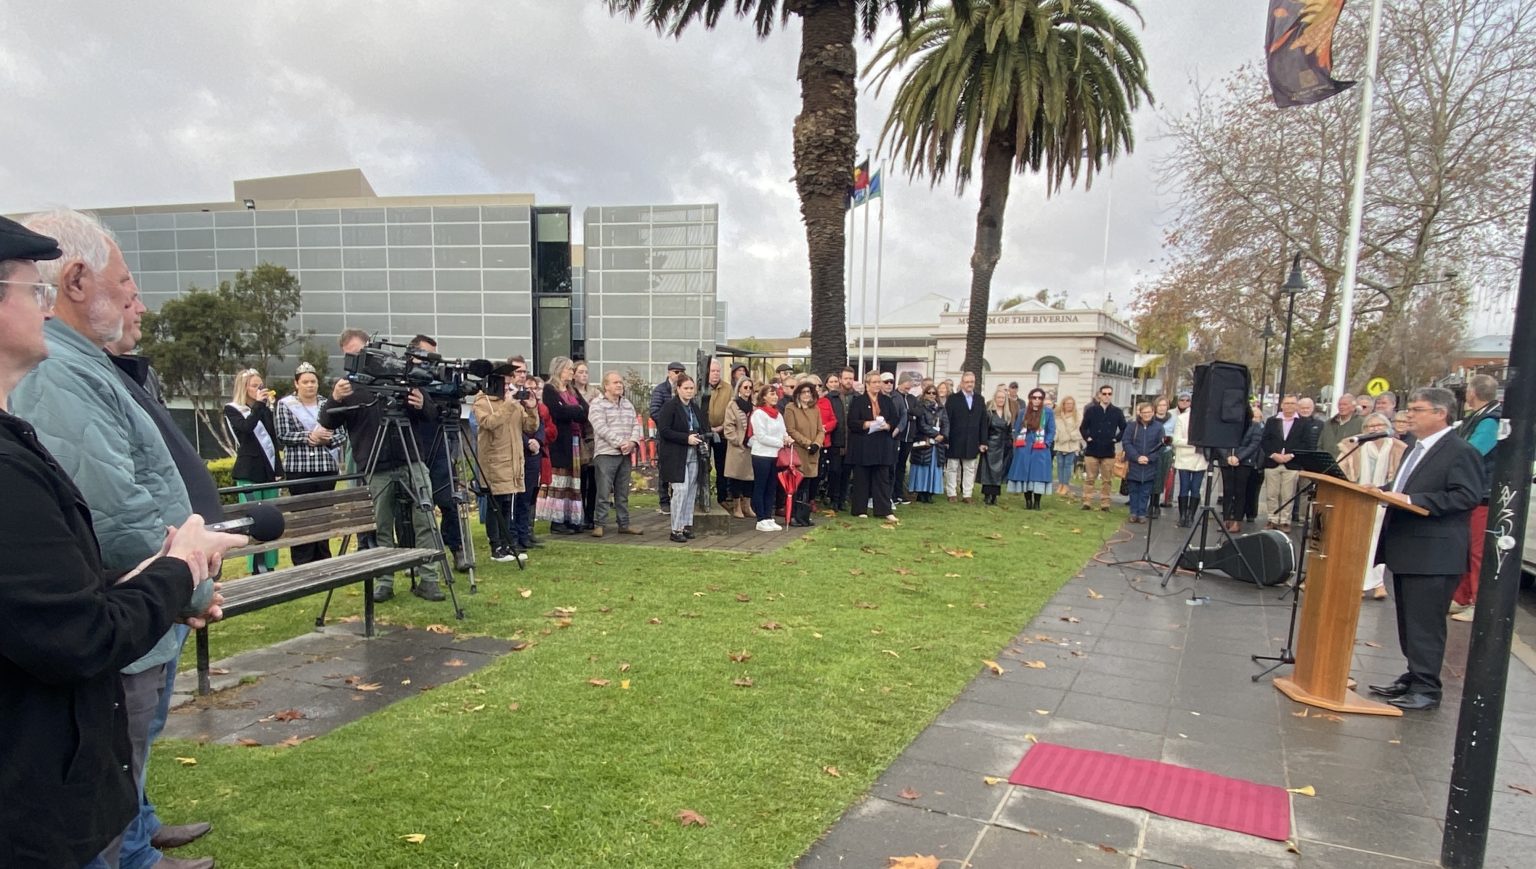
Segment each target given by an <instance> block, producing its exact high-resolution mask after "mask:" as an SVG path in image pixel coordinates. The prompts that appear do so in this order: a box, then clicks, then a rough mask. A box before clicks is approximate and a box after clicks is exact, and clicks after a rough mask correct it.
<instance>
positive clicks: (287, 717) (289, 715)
mask: <svg viewBox="0 0 1536 869" xmlns="http://www.w3.org/2000/svg"><path fill="white" fill-rule="evenodd" d="M305 717H308V716H306V715H305V714H304V713H303V712H302V711H300V710H298V709H284V710H282V711H281V712H276V713H273V715H272V718H273V719H275V720H277V721H284V722H287V721H298V720H299V719H300V718H305Z"/></svg>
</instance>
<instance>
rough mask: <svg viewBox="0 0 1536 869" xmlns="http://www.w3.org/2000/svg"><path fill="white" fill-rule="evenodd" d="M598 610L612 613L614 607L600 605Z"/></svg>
mask: <svg viewBox="0 0 1536 869" xmlns="http://www.w3.org/2000/svg"><path fill="white" fill-rule="evenodd" d="M597 611H598V612H600V613H611V612H613V607H611V606H600V607H598V608H597Z"/></svg>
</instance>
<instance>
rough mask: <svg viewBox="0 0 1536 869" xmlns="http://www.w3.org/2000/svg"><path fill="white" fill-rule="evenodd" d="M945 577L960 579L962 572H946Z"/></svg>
mask: <svg viewBox="0 0 1536 869" xmlns="http://www.w3.org/2000/svg"><path fill="white" fill-rule="evenodd" d="M944 578H945V579H959V578H960V574H958V573H946V574H944Z"/></svg>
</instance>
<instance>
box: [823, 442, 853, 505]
mask: <svg viewBox="0 0 1536 869" xmlns="http://www.w3.org/2000/svg"><path fill="white" fill-rule="evenodd" d="M848 470H849V468H848V465H847V464H846V463H845V462H844V459H843V457H842V456H840V455H837V447H828V448H827V449H825V450H822V459H821V467H820V468H818V471H819V472H820V475H821V480H822V495H821V497H822V500H824V501H826V502H827V507H828V509H832V510H842V509H844V508H845V507H846V506H847V504H848Z"/></svg>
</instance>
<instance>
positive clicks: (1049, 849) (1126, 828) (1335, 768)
mask: <svg viewBox="0 0 1536 869" xmlns="http://www.w3.org/2000/svg"><path fill="white" fill-rule="evenodd" d="M1138 531H1139V529H1138ZM1124 536H1125V535H1123V534H1122V535H1117V539H1120V538H1123V537H1124ZM1167 536H1171V535H1167ZM1172 546H1173V543H1171V542H1169V543H1166V544H1165V545H1163V546H1154V547H1153V550H1152V552H1153V555H1154V557H1157V556H1160V555H1167V554H1169V553H1168V552H1166V551H1165V550H1168V549H1171V548H1172ZM1142 548H1143V542H1142V539H1141V537H1140V536H1139V534H1138V536H1137V537H1136V538H1135V539H1134V540H1127V541H1125V542H1121V543H1118V544H1116V545H1113V546H1111V547H1110V548H1109V549H1107V550H1106V552H1104V553H1102V554H1101V555H1100V557H1099V559H1098V560H1097V561H1095V562H1093V563H1090V565H1089V566H1088V567H1087V568H1086V569H1085V570H1084V571H1083V572H1082V573H1081V574H1080V575H1079V576H1077V577H1075V578H1073V579H1072V580H1071V581H1069V582H1068V583H1067V584H1066V585H1065V586H1063V588H1062V589H1061V591H1060V592H1059V593H1058V594H1056V596H1055V597H1053V598H1052V599H1051V601H1050V602H1049V603H1048V604H1047V605H1046V606H1045V608H1044V609H1043V610H1042V611H1041V613H1040V615H1039V616H1038V617H1037V618H1036V619H1035V620H1034V621H1032V622H1030V623H1029V624H1028V625H1027V626H1026V627H1025V628H1024V630H1023V631H1022V632H1021V633H1020V634H1019V635H1018V637H1016V638H1015V639H1014V641H1013V642H1012V643H1011V644H1010V645H1009V647H1008V648H1007V649H1005V650H1003V651H1002V652H1001V653H1000V654H999V656H998V661H999V663H1001V664H1002V666H1003V667H1004V668H1005V669H1006V671H1007V672H1005V673H1004V674H1003V675H1001V676H994V675H992V674H991V673H989V672H985V671H983V672H982V673H981V674H980V675H978V676H977V677H976V679H975V680H974V681H973V682H972V683H971V684H970V685H969V686H968V687H967V688H966V689H965V691H964V692H963V693H962V694H961V695H960V696H959V697H958V698H957V699H956V700H955V702H954V703H953V704H952V705H951V706H950V707H949V709H947V710H946V711H945V712H944V713H942V714H941V715H940V716H939V717H938V718H937V719H936V720H935V721H934V722H933V724H932V725H931V726H929V727H928V729H926V730H925V731H923V733H922V734H921V735H919V736H918V738H917V739H916V741H914V742H913V743H912V744H911V745H910V746H908V748H907V749H906V751H905V752H903V753H902V754H901V756H900V757H898V758H897V759H896V761H895V763H893V764H892V766H891V767H890V769H889V770H887V771H886V773H885V774H884V775H883V776H881V778H880V779H879V780H878V781H877V782H876V783H875V785H874V787H873V788H872V789H871V792H870V793H869V794H868V795H867V796H866V797H865V799H863V800H862V801H860V802H859V803H857V804H856V805H854V806H853V807H852V808H851V809H849V810H848V812H847V813H846V814H845V815H844V816H843V818H842V819H841V820H839V821H838V822H837V824H835V825H834V826H833V827H832V828H831V830H830V831H828V833H827V834H826V835H825V836H824V837H823V838H822V840H821V841H819V842H817V843H816V844H815V845H814V846H813V847H812V848H811V849H810V850H809V851H808V852H807V853H806V854H805V855H804V856H803V857H802V858H801V859H800V861H799V863H798V864H797V865H798V866H799V867H801V869H819V867H833V866H837V867H860V869H862V867H885V866H887V865H888V862H889V858H890V857H893V856H907V855H914V854H923V855H934V856H937V857H939V858H942V859H943V860H944V861H945V862H943V863H942V864H941V865H942V866H944V867H946V869H949V867H975V869H992V867H1016V866H1030V867H1040V869H1054V867H1162V866H1184V867H1192V869H1221V867H1242V869H1266V867H1307V869H1321V867H1341V869H1342V867H1348V869H1375V867H1382V869H1388V867H1402V869H1407V867H1422V866H1425V865H1436V864H1437V863H1438V859H1439V854H1440V840H1441V834H1442V830H1443V827H1444V821H1443V819H1444V817H1445V804H1446V795H1447V790H1448V787H1449V784H1448V783H1449V781H1450V769H1451V755H1452V745H1453V742H1454V739H1455V732H1456V717H1457V713H1458V706H1459V704H1460V700H1461V690H1462V686H1463V678H1462V676H1463V669H1462V667H1463V663H1464V662H1465V660H1466V650H1467V638H1468V635H1469V631H1470V627H1471V626H1470V625H1469V624H1465V623H1461V622H1454V621H1453V622H1450V637H1451V639H1450V646H1449V649H1448V651H1447V656H1446V660H1447V667H1446V674H1445V683H1446V696H1445V705H1443V706H1442V707H1441V708H1440V709H1438V710H1435V711H1432V712H1427V713H1412V712H1409V713H1405V714H1404V716H1403V717H1401V718H1386V717H1378V716H1333V717H1324V715H1319V714H1317V713H1319V712H1320V711H1321V710H1311V711H1310V712H1309V714H1307V715H1306V716H1305V717H1299V716H1300V713H1301V712H1302V710H1304V709H1306V708H1307V707H1303V706H1302V705H1300V704H1297V703H1294V702H1292V701H1290V700H1289V699H1287V698H1286V697H1284V696H1283V695H1282V694H1280V693H1279V692H1278V691H1276V690H1275V688H1274V687H1273V686H1272V685H1271V684H1270V682H1269V680H1268V679H1265V680H1262V681H1260V682H1257V683H1255V682H1253V681H1251V679H1250V677H1251V676H1252V675H1254V674H1255V673H1257V672H1258V671H1259V668H1258V667H1256V666H1255V665H1254V664H1253V663H1252V662H1251V661H1250V660H1249V657H1248V656H1249V655H1250V654H1256V653H1257V654H1275V653H1277V652H1278V650H1279V649H1280V648H1281V646H1282V645H1283V642H1284V637H1285V634H1286V628H1287V624H1288V622H1289V618H1290V601H1289V599H1288V598H1287V599H1284V600H1282V599H1281V590H1279V589H1275V588H1266V589H1260V588H1256V587H1255V586H1252V585H1250V584H1247V583H1241V582H1238V581H1236V580H1232V579H1228V578H1226V577H1224V576H1222V575H1220V574H1215V575H1207V576H1206V577H1205V578H1202V579H1201V581H1200V583H1199V589H1198V591H1199V593H1200V594H1202V595H1208V596H1209V597H1210V603H1209V604H1208V605H1202V606H1190V605H1188V604H1186V602H1185V601H1186V599H1187V598H1188V597H1189V596H1190V592H1189V586H1190V584H1191V580H1192V579H1193V578H1192V577H1191V576H1188V575H1184V574H1180V575H1177V576H1175V577H1174V579H1173V581H1172V582H1171V583H1170V585H1169V588H1168V589H1167V590H1166V591H1164V590H1163V589H1160V588H1159V587H1158V574H1157V572H1155V571H1154V570H1149V569H1146V568H1138V567H1127V568H1116V567H1109V566H1106V565H1104V564H1102V563H1100V562H1108V561H1114V560H1117V559H1132V558H1136V557H1138V556H1139V555H1140V554H1141V552H1142ZM1090 592H1091V593H1090ZM1159 595H1167V596H1159ZM1522 597H1523V601H1524V602H1523V604H1522V611H1521V612H1520V613H1519V616H1518V618H1517V632H1518V635H1519V637H1523V638H1524V641H1522V640H1519V639H1517V642H1516V657H1515V659H1514V660H1511V662H1510V674H1509V682H1508V695H1507V699H1506V703H1505V713H1504V722H1503V741H1502V743H1501V744H1500V747H1499V766H1498V774H1497V777H1496V780H1495V781H1496V784H1495V790H1494V797H1493V814H1492V821H1491V830H1490V833H1489V845H1488V852H1487V860H1486V862H1485V866H1487V867H1489V869H1493V867H1511V869H1515V867H1518V869H1530V867H1532V866H1536V856H1533V855H1536V796H1533V795H1532V794H1531V793H1530V791H1536V652H1533V651H1532V649H1531V647H1530V646H1529V645H1527V641H1530V640H1532V639H1536V606H1533V605H1532V604H1531V600H1532V598H1533V594H1532V593H1531V592H1524V593H1522ZM1024 660H1040V661H1044V662H1045V663H1046V667H1045V668H1044V669H1031V668H1027V667H1024V666H1022V664H1021V663H1020V662H1021V661H1024ZM1402 667H1403V661H1402V659H1401V657H1400V656H1399V654H1398V652H1397V638H1396V625H1395V617H1394V612H1393V604H1392V601H1390V600H1387V601H1371V600H1366V601H1363V602H1362V604H1361V617H1360V628H1359V631H1358V633H1357V639H1356V647H1355V661H1354V671H1353V675H1354V676H1355V678H1357V679H1358V680H1359V681H1360V683H1361V684H1362V685H1366V684H1372V683H1382V682H1389V681H1391V680H1392V679H1393V678H1395V677H1396V676H1397V675H1398V673H1400V672H1401V671H1402ZM1289 669H1290V668H1289V667H1286V668H1282V669H1281V670H1280V671H1279V672H1280V673H1282V674H1284V673H1287V672H1288V671H1289ZM1031 738H1035V739H1039V740H1041V741H1050V742H1056V743H1060V744H1063V745H1068V746H1072V747H1077V748H1088V749H1096V750H1100V751H1109V752H1117V753H1120V754H1126V755H1130V756H1133V757H1139V758H1147V759H1151V760H1161V761H1165V762H1168V763H1174V764H1180V765H1184V766H1190V767H1195V768H1198V769H1203V770H1206V771H1208V772H1213V773H1218V774H1221V775H1227V776H1233V777H1236V778H1243V779H1249V780H1252V781H1256V782H1260V783H1263V784H1272V785H1279V786H1284V787H1298V788H1299V787H1304V786H1307V785H1311V786H1312V787H1313V788H1315V789H1316V794H1317V795H1316V796H1315V797H1305V796H1300V795H1297V796H1293V797H1292V807H1293V810H1292V815H1293V822H1294V842H1295V845H1296V848H1297V849H1298V851H1299V853H1294V852H1292V851H1290V850H1288V848H1287V846H1286V845H1285V844H1284V843H1278V842H1272V841H1269V840H1265V839H1259V838H1254V837H1250V836H1245V835H1242V834H1238V833H1230V832H1227V831H1224V830H1217V829H1214V828H1209V827H1203V826H1200V825H1196V824H1191V823H1187V822H1183V821H1175V820H1171V819H1168V818H1164V817H1161V816H1158V815H1152V814H1150V813H1148V812H1145V811H1141V810H1138V809H1128V808H1122V807H1118V806H1112V805H1108V804H1104V803H1097V802H1093V801H1090V800H1084V799H1078V798H1074V797H1066V796H1061V795H1057V794H1053V793H1049V792H1046V791H1040V790H1035V789H1031V788H1023V787H1015V786H1012V785H1009V784H1007V783H1006V781H1004V782H1003V783H1000V784H996V785H987V784H986V783H985V782H984V781H983V777H984V776H996V777H1002V778H1004V779H1006V778H1007V776H1008V774H1009V773H1010V772H1012V770H1013V768H1014V767H1015V766H1016V765H1017V764H1018V762H1019V760H1020V759H1021V758H1022V757H1023V755H1024V753H1025V752H1026V751H1028V750H1029V747H1030V745H1031V744H1032V742H1031ZM1522 789H1524V790H1522ZM904 791H905V792H907V793H908V794H909V795H910V794H911V793H912V792H916V793H918V794H919V796H917V797H916V798H914V799H903V798H902V797H901V794H902V793H903V792H904Z"/></svg>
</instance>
